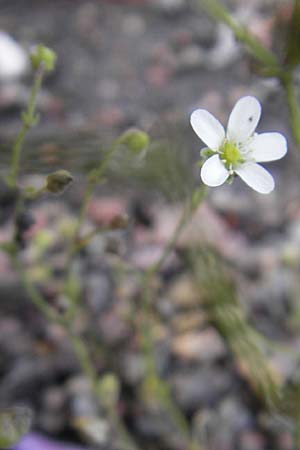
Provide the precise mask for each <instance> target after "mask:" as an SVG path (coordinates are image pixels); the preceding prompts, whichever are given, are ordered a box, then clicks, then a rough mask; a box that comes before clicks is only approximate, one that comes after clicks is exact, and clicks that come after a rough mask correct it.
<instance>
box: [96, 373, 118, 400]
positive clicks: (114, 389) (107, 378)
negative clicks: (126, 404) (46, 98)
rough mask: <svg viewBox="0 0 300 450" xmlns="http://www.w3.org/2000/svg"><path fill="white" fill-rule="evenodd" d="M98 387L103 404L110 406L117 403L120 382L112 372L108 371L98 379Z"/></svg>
mask: <svg viewBox="0 0 300 450" xmlns="http://www.w3.org/2000/svg"><path fill="white" fill-rule="evenodd" d="M98 389H99V394H100V396H101V400H102V402H103V404H105V405H106V406H108V407H110V406H114V405H115V404H116V403H117V401H118V399H119V394H120V383H119V380H118V378H117V377H116V376H115V375H114V374H112V373H108V374H106V375H104V376H103V377H102V378H101V380H100V381H99V385H98Z"/></svg>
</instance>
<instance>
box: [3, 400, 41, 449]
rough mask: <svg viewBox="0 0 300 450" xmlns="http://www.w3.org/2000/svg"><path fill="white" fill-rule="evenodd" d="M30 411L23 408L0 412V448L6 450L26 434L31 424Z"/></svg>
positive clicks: (17, 407) (31, 415) (18, 407)
mask: <svg viewBox="0 0 300 450" xmlns="http://www.w3.org/2000/svg"><path fill="white" fill-rule="evenodd" d="M32 417H33V414H32V411H31V410H30V409H29V408H27V407H25V406H16V407H14V408H8V409H3V410H1V411H0V448H1V449H7V448H11V447H14V446H15V444H17V443H18V441H19V440H20V439H21V438H22V437H23V436H24V434H26V433H28V431H29V429H30V426H31V423H32Z"/></svg>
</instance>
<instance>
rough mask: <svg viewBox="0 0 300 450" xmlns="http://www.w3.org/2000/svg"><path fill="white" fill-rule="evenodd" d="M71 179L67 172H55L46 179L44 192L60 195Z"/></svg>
mask: <svg viewBox="0 0 300 450" xmlns="http://www.w3.org/2000/svg"><path fill="white" fill-rule="evenodd" d="M72 181H73V177H72V175H71V174H70V172H68V171H67V170H63V169H61V170H57V171H56V172H53V173H51V174H50V175H48V176H47V178H46V190H47V191H48V192H51V193H52V194H60V193H62V192H63V191H64V190H65V189H66V187H67V186H69V184H70V183H72Z"/></svg>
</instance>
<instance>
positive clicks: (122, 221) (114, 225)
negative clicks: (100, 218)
mask: <svg viewBox="0 0 300 450" xmlns="http://www.w3.org/2000/svg"><path fill="white" fill-rule="evenodd" d="M128 223H129V218H128V216H127V215H124V214H123V215H117V216H115V217H114V218H113V219H112V220H111V222H110V224H109V227H110V229H111V230H122V229H124V228H127V227H128Z"/></svg>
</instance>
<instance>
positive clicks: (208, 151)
mask: <svg viewBox="0 0 300 450" xmlns="http://www.w3.org/2000/svg"><path fill="white" fill-rule="evenodd" d="M214 154H215V152H214V151H213V150H211V149H210V148H208V147H204V148H203V149H202V150H200V156H201V158H202V159H208V158H209V157H210V156H213V155H214Z"/></svg>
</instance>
